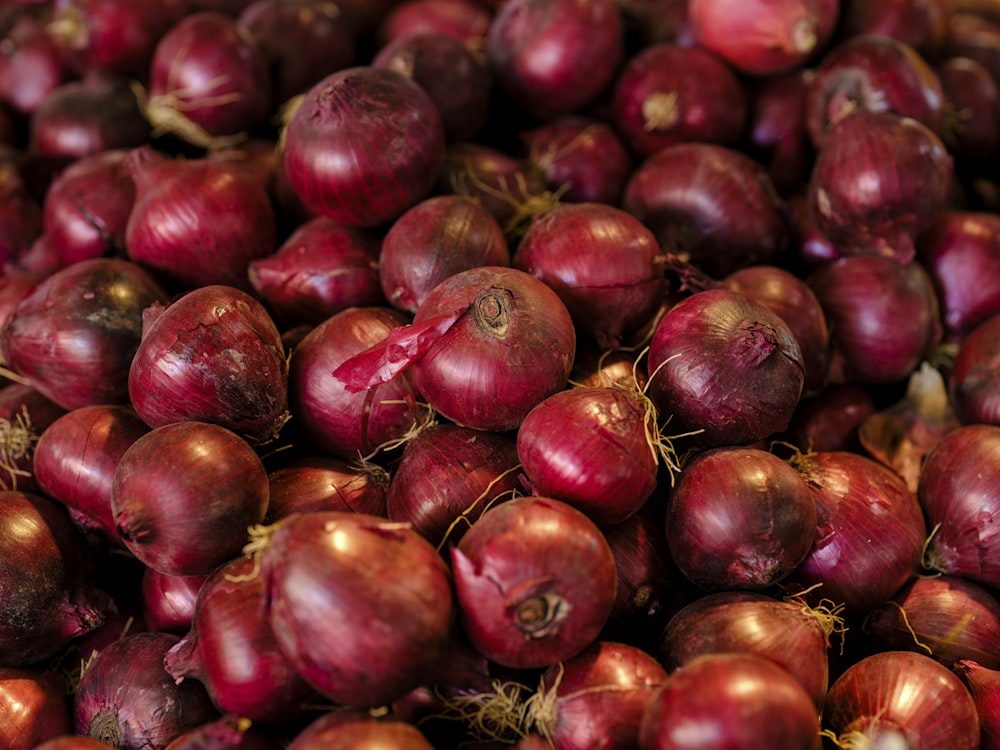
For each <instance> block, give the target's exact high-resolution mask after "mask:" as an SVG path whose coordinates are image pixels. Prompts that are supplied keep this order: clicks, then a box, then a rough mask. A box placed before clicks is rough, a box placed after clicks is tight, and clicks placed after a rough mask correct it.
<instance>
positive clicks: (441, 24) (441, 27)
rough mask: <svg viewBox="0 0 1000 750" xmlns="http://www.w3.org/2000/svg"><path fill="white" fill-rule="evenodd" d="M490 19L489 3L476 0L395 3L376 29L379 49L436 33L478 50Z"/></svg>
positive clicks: (427, 0) (491, 16)
mask: <svg viewBox="0 0 1000 750" xmlns="http://www.w3.org/2000/svg"><path fill="white" fill-rule="evenodd" d="M492 19H493V11H492V10H491V9H490V8H489V4H488V3H481V2H479V0H411V2H406V3H397V4H395V5H394V6H393V7H392V8H390V9H389V10H388V11H387V12H386V13H385V15H384V16H383V17H382V19H381V22H380V24H379V27H378V40H379V43H380V45H385V44H388V43H389V42H390V41H391V40H393V39H396V38H398V37H401V36H405V35H407V34H421V33H425V32H435V33H438V34H448V35H449V36H452V37H454V38H455V39H459V40H461V41H463V42H465V43H466V44H467V45H468V46H469V49H473V50H481V49H482V46H483V43H484V42H485V40H486V30H487V29H488V28H489V26H490V21H491V20H492Z"/></svg>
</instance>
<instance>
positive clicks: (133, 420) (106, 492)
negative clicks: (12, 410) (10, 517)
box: [33, 404, 150, 539]
mask: <svg viewBox="0 0 1000 750" xmlns="http://www.w3.org/2000/svg"><path fill="white" fill-rule="evenodd" d="M149 429H150V428H149V426H148V425H147V424H146V423H145V422H143V421H142V420H141V419H140V418H139V416H138V415H137V414H136V413H135V410H133V409H132V408H131V407H130V406H126V405H123V404H94V405H92V406H82V407H80V408H79V409H73V410H72V411H70V412H68V413H67V414H64V415H63V416H61V417H60V418H59V419H57V420H55V421H54V422H53V423H52V424H50V425H49V427H48V428H46V430H45V431H44V432H43V433H42V434H41V436H40V437H39V440H38V443H37V444H36V446H35V455H34V462H33V466H34V473H35V479H36V481H37V482H38V485H39V487H40V488H41V490H42V491H43V492H44V493H45V494H46V495H48V496H49V497H51V498H54V499H56V500H58V501H59V502H61V503H62V504H63V505H65V506H66V507H67V508H69V509H70V513H71V515H72V514H73V513H74V512H75V513H76V514H77V516H76V520H77V521H78V522H81V521H82V522H84V523H86V524H87V525H92V526H93V527H96V528H99V529H100V530H101V531H102V532H103V533H104V534H106V535H108V536H109V538H111V539H114V538H115V537H116V536H117V532H116V531H115V521H114V515H113V514H112V512H111V484H112V480H113V477H114V473H115V468H116V467H117V466H118V461H119V460H120V459H121V457H122V454H124V453H125V451H126V450H127V449H128V447H129V446H130V445H132V443H134V442H135V441H136V440H138V439H139V438H140V437H142V436H143V435H145V434H146V433H147V432H149Z"/></svg>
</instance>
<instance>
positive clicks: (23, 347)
mask: <svg viewBox="0 0 1000 750" xmlns="http://www.w3.org/2000/svg"><path fill="white" fill-rule="evenodd" d="M166 300H167V296H166V293H165V292H164V291H163V289H162V288H161V287H160V284H159V283H158V282H157V280H156V279H154V277H153V276H151V275H150V274H149V273H147V272H146V271H144V270H143V269H142V268H141V267H139V266H138V265H136V264H135V263H132V262H130V261H127V260H123V259H120V258H94V259H91V260H85V261H80V262H78V263H74V264H73V265H71V266H67V267H66V268H63V269H61V270H59V271H56V272H55V273H53V274H52V275H50V276H48V277H47V278H46V279H45V280H43V281H42V282H41V283H39V284H38V285H37V286H36V287H35V288H34V289H33V290H32V291H30V292H29V293H28V294H27V295H26V296H24V297H23V298H22V299H21V301H20V302H19V303H18V304H17V307H15V309H14V312H13V313H12V315H11V317H10V318H9V319H8V321H7V323H6V325H5V326H4V327H3V329H2V332H0V351H2V354H3V359H4V362H6V363H7V366H8V367H9V368H10V369H12V370H14V371H15V372H17V373H18V374H20V375H22V376H24V377H26V378H27V379H28V380H29V382H30V383H31V384H32V385H33V386H34V387H35V388H37V389H38V390H39V391H41V393H42V394H44V395H45V396H47V397H48V398H49V399H51V400H52V401H54V402H55V403H57V404H59V405H60V406H62V407H63V408H64V409H74V408H77V407H80V406H88V405H91V404H124V403H127V401H128V367H129V363H131V361H132V358H133V357H134V356H135V353H136V350H137V349H138V348H139V342H140V340H141V337H142V314H143V310H145V309H146V308H147V307H148V306H149V305H151V304H153V303H155V302H157V303H164V302H166Z"/></svg>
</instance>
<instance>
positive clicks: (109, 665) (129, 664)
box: [73, 633, 218, 750]
mask: <svg viewBox="0 0 1000 750" xmlns="http://www.w3.org/2000/svg"><path fill="white" fill-rule="evenodd" d="M178 640H179V638H178V637H177V636H175V635H170V634H169V633H135V634H133V635H129V636H125V637H124V638H122V639H121V640H119V641H117V642H116V643H113V644H111V645H110V646H108V647H107V648H106V649H104V650H103V651H101V652H100V654H98V655H97V656H96V657H95V658H94V659H93V661H91V662H90V664H89V665H88V666H87V669H85V670H84V672H83V675H82V676H81V678H80V684H79V687H78V688H77V691H76V693H75V695H74V699H73V713H74V715H73V721H74V726H75V729H76V732H77V734H81V735H87V736H89V737H93V738H95V739H97V740H100V741H101V742H103V743H105V745H111V746H112V747H122V748H135V750H143V749H144V748H163V747H165V746H166V745H167V744H168V743H169V742H170V741H171V740H173V739H174V738H175V737H176V736H177V735H178V734H181V733H182V732H185V731H187V730H189V729H193V728H195V727H196V726H198V725H200V724H203V723H204V722H206V721H209V720H211V719H214V718H215V717H216V716H217V715H218V714H217V712H216V710H215V708H214V706H213V705H212V701H211V700H210V699H209V697H208V693H207V692H206V691H205V688H204V687H202V685H201V684H200V683H198V682H195V681H193V680H192V681H191V682H189V683H187V684H183V685H175V684H174V681H173V679H172V678H171V677H170V675H169V674H167V672H166V670H165V669H164V668H163V657H164V655H165V654H166V652H167V650H168V649H169V648H170V647H171V646H173V645H174V644H175V643H176V642H177V641H178Z"/></svg>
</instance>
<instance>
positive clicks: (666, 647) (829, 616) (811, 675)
mask: <svg viewBox="0 0 1000 750" xmlns="http://www.w3.org/2000/svg"><path fill="white" fill-rule="evenodd" d="M838 611H839V610H838V608H837V607H836V606H835V605H832V604H830V603H829V602H827V603H824V604H821V605H819V606H817V607H816V608H815V609H813V608H811V607H809V606H808V605H807V604H806V603H805V602H804V601H802V600H801V599H795V598H791V597H789V598H787V599H785V600H783V601H782V600H778V599H774V598H772V597H770V596H766V595H764V594H761V593H756V592H751V591H720V592H717V593H714V594H707V595H705V596H702V597H700V598H698V599H695V600H694V601H693V602H691V603H690V604H688V605H687V606H685V607H684V608H683V609H681V610H680V611H678V612H677V613H676V614H675V615H674V616H673V617H671V618H670V620H669V621H668V622H667V626H666V628H664V630H663V633H662V636H661V638H660V656H661V660H662V663H663V665H664V666H665V667H666V668H667V670H668V671H670V672H673V671H674V670H676V669H677V668H679V667H682V666H683V665H685V664H687V663H688V662H689V661H691V660H692V659H694V658H696V657H698V656H702V655H704V654H722V653H730V652H737V653H749V654H755V655H756V656H760V657H763V658H765V659H768V660H769V661H772V662H774V663H775V664H777V665H779V666H780V667H782V668H784V669H786V670H787V671H788V672H789V674H791V675H792V676H793V677H795V678H796V679H797V680H798V681H799V682H800V683H801V684H802V687H803V688H805V690H806V692H807V693H808V694H809V695H810V696H811V697H812V700H813V703H814V704H815V705H816V706H818V707H822V705H823V699H824V697H825V696H826V691H827V688H828V687H829V683H828V681H829V671H830V670H829V663H828V662H829V660H828V658H827V650H828V649H829V647H830V636H831V635H833V634H834V633H838V634H840V635H841V637H843V633H844V629H845V628H844V624H843V620H841V619H840V617H839V616H838V614H837V613H838Z"/></svg>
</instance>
